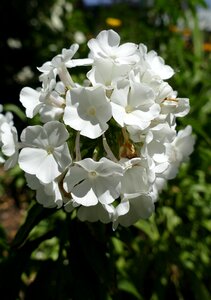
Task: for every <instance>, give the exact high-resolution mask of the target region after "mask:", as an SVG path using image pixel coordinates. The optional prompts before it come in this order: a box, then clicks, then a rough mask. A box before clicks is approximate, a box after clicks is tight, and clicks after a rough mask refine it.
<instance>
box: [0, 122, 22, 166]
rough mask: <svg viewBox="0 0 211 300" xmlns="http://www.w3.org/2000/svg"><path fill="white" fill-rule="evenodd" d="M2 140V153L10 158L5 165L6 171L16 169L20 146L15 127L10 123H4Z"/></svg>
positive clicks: (1, 129)
mask: <svg viewBox="0 0 211 300" xmlns="http://www.w3.org/2000/svg"><path fill="white" fill-rule="evenodd" d="M0 131H1V140H2V144H3V145H2V152H3V154H4V155H6V156H8V157H9V158H8V159H7V161H6V162H5V164H4V168H5V169H6V170H8V169H10V168H12V167H14V166H15V165H16V164H17V161H18V154H19V146H18V134H17V130H16V128H15V127H14V126H11V125H10V124H9V123H6V122H5V123H3V124H2V126H1V128H0Z"/></svg>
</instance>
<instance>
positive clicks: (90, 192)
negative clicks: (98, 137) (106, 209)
mask: <svg viewBox="0 0 211 300" xmlns="http://www.w3.org/2000/svg"><path fill="white" fill-rule="evenodd" d="M122 175H123V168H122V167H121V165H119V164H117V163H115V162H112V161H111V160H109V159H107V158H105V157H102V158H101V159H100V160H99V161H94V160H93V159H91V158H85V159H83V160H81V161H77V162H75V165H74V166H72V167H70V168H69V170H68V172H67V174H66V176H65V178H64V189H65V190H66V191H67V192H69V193H71V195H72V198H73V200H74V201H75V202H76V203H78V204H81V205H83V206H93V205H96V204H98V203H99V202H100V203H101V204H105V205H106V204H110V203H112V202H114V200H115V199H117V198H118V197H119V195H120V180H121V177H122Z"/></svg>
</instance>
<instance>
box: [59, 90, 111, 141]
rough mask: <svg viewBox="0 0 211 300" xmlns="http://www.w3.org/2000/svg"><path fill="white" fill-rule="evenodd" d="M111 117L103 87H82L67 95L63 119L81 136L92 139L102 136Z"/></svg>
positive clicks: (109, 106)
mask: <svg viewBox="0 0 211 300" xmlns="http://www.w3.org/2000/svg"><path fill="white" fill-rule="evenodd" d="M111 116H112V114H111V105H110V102H109V101H108V99H107V97H106V95H105V91H104V89H103V88H102V87H97V88H82V87H81V88H76V89H72V90H71V91H69V92H68V93H67V97H66V107H65V111H64V118H63V119H64V122H65V124H67V125H69V126H70V127H72V128H73V129H75V130H78V131H80V134H81V135H84V136H87V137H89V138H91V139H95V138H97V137H99V136H101V135H102V134H103V133H104V132H105V131H106V130H107V129H108V124H107V122H108V121H109V120H110V118H111Z"/></svg>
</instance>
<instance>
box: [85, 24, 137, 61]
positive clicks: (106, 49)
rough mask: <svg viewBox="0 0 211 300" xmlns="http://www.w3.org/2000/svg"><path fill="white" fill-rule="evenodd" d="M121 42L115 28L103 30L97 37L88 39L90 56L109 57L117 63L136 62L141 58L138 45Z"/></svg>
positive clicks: (94, 57)
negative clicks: (121, 43)
mask: <svg viewBox="0 0 211 300" xmlns="http://www.w3.org/2000/svg"><path fill="white" fill-rule="evenodd" d="M119 44H120V36H119V35H118V33H117V32H115V31H113V30H103V31H101V32H100V33H99V34H98V36H97V37H96V39H94V38H93V39H91V40H89V41H88V43H87V45H88V47H89V49H90V54H89V57H90V58H93V59H96V58H109V59H110V60H112V61H113V62H114V63H116V64H134V63H136V62H137V61H138V60H139V56H138V53H137V48H138V46H137V45H136V44H134V43H125V44H123V45H119Z"/></svg>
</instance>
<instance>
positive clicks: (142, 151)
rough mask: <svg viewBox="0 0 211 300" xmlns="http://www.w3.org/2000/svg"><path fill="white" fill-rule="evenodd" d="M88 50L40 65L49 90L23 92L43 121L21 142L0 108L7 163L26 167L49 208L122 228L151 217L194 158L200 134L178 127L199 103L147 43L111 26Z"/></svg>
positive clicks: (0, 151)
mask: <svg viewBox="0 0 211 300" xmlns="http://www.w3.org/2000/svg"><path fill="white" fill-rule="evenodd" d="M87 46H88V48H89V50H90V52H89V54H88V57H85V58H82V59H80V58H78V53H77V51H78V48H79V45H78V44H73V45H71V46H70V48H69V49H65V48H64V49H62V51H61V53H60V54H58V55H56V56H55V57H54V58H53V59H51V60H50V61H47V62H46V63H44V64H43V65H42V66H41V67H40V68H38V70H39V71H40V72H41V75H40V76H39V80H40V87H38V88H37V89H32V88H30V87H24V88H23V89H22V90H21V92H20V99H19V100H20V102H21V104H22V106H23V107H24V109H25V114H26V116H27V117H28V118H30V119H32V118H34V117H35V116H36V115H37V119H39V120H40V122H41V125H34V126H27V127H26V128H25V129H24V130H23V131H22V133H21V135H20V142H19V141H18V134H17V130H16V128H15V127H14V124H13V117H12V114H11V113H5V114H3V113H2V106H1V105H0V163H4V167H5V169H9V168H11V167H13V166H15V164H16V163H18V165H19V167H20V168H21V169H22V170H23V171H24V172H25V176H26V181H27V184H28V186H29V187H30V188H31V189H32V190H34V191H35V195H36V200H37V202H38V203H40V204H41V205H42V206H44V207H48V208H58V209H60V208H63V209H64V211H65V212H66V213H72V212H73V214H72V217H73V218H74V217H77V218H78V219H80V220H81V221H89V222H97V221H99V222H102V223H105V224H107V223H112V224H113V225H112V226H113V229H116V228H117V227H118V226H119V225H122V226H130V225H132V224H134V223H135V222H137V221H138V220H139V219H141V218H142V219H146V218H148V217H149V216H150V215H151V214H152V213H153V212H154V210H155V202H156V201H158V199H159V195H160V193H161V192H162V190H163V189H164V188H165V187H166V185H167V182H168V180H170V179H172V178H174V177H175V176H176V174H177V173H178V171H179V167H180V165H181V164H182V163H183V162H187V161H188V159H189V157H190V155H191V153H192V152H193V147H194V137H193V135H192V128H191V126H187V127H186V128H185V129H183V130H180V131H177V118H182V117H185V116H186V115H187V114H188V113H189V111H190V103H189V99H188V98H185V97H179V96H178V92H177V91H175V90H174V89H173V88H172V87H171V85H170V84H169V83H168V82H167V80H168V79H169V78H171V77H172V76H173V75H174V70H173V69H172V68H171V67H170V66H168V65H166V64H165V62H164V60H163V58H161V57H160V56H158V54H157V53H156V52H155V51H154V50H151V51H148V50H147V47H146V46H145V45H143V44H139V45H137V44H135V43H130V42H127V43H122V44H121V43H120V36H119V34H118V33H117V32H115V31H114V30H103V31H101V32H100V33H99V34H98V35H97V36H96V38H92V39H90V40H89V41H88V42H87ZM81 66H83V67H84V68H85V73H84V76H79V78H80V82H77V80H76V78H77V75H76V74H78V72H77V73H75V74H74V71H75V69H77V67H81ZM87 68H88V69H87ZM80 71H81V68H80ZM79 73H80V72H79ZM73 74H74V76H73ZM73 78H74V80H73ZM81 78H83V82H81ZM37 119H35V118H34V119H33V122H34V120H37Z"/></svg>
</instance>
